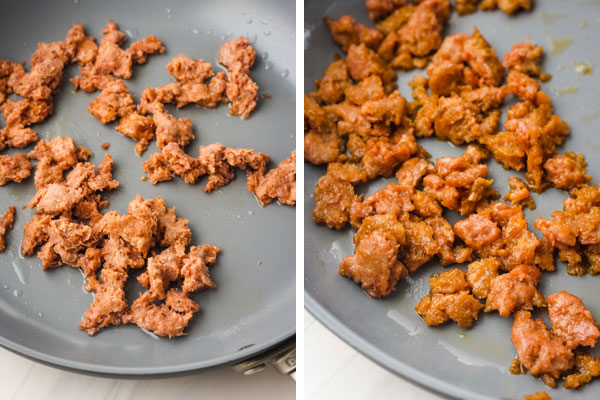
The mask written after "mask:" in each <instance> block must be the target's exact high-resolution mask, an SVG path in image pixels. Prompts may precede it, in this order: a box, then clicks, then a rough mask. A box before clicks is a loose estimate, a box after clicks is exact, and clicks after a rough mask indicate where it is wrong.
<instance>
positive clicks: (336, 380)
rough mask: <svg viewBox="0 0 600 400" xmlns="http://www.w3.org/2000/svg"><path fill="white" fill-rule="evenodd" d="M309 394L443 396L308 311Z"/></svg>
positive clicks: (416, 399) (422, 399) (431, 399)
mask: <svg viewBox="0 0 600 400" xmlns="http://www.w3.org/2000/svg"><path fill="white" fill-rule="evenodd" d="M304 357H305V364H306V365H307V366H308V368H305V372H304V374H305V378H304V379H305V398H307V399H311V400H313V399H315V400H316V399H324V400H325V399H327V400H329V399H345V400H359V399H390V398H391V399H411V400H441V399H442V398H441V397H439V396H436V395H434V394H432V393H429V392H428V391H426V390H424V389H421V388H420V387H418V386H415V385H414V384H412V383H410V382H408V381H406V380H404V379H402V378H399V377H398V376H396V375H394V374H392V373H391V372H389V371H387V370H386V369H384V368H382V367H380V366H379V365H377V364H375V363H374V362H373V361H371V360H369V359H368V358H367V357H365V356H363V355H362V354H361V353H359V352H358V351H356V350H354V349H353V348H352V347H350V346H349V345H348V344H346V342H344V341H343V340H341V339H340V338H338V337H337V336H336V335H335V334H333V333H332V332H331V331H329V330H328V329H327V328H326V327H325V326H324V325H323V324H321V323H320V322H319V321H317V320H316V319H315V318H314V317H313V316H312V315H311V314H310V313H309V312H308V311H304Z"/></svg>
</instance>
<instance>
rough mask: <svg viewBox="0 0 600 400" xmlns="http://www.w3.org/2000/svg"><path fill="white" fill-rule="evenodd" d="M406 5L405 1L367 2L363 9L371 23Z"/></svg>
mask: <svg viewBox="0 0 600 400" xmlns="http://www.w3.org/2000/svg"><path fill="white" fill-rule="evenodd" d="M405 5H406V0H367V1H366V2H365V7H366V8H367V11H368V13H369V18H370V19H371V20H373V21H376V20H378V19H381V18H382V17H385V16H386V15H388V14H390V13H392V12H393V11H394V10H396V9H397V8H399V7H403V6H405Z"/></svg>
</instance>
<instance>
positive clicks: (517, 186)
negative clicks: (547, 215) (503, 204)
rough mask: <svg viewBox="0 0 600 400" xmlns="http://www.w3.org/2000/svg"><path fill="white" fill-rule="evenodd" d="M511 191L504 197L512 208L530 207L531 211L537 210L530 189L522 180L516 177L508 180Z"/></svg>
mask: <svg viewBox="0 0 600 400" xmlns="http://www.w3.org/2000/svg"><path fill="white" fill-rule="evenodd" d="M508 185H509V187H510V191H509V192H507V193H506V195H505V196H504V200H506V201H508V202H509V203H510V205H512V206H519V207H522V208H525V207H529V209H530V210H535V202H534V201H533V199H532V198H531V193H529V188H528V187H527V185H526V184H525V182H523V181H522V180H521V179H519V178H518V177H516V176H511V177H510V178H508Z"/></svg>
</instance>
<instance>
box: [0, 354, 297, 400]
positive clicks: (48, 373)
mask: <svg viewBox="0 0 600 400" xmlns="http://www.w3.org/2000/svg"><path fill="white" fill-rule="evenodd" d="M295 391H296V385H295V384H294V381H292V380H291V379H290V378H288V377H287V376H283V375H280V374H279V373H277V372H276V371H275V370H274V369H272V368H271V367H269V368H267V369H265V370H264V371H262V372H260V373H258V374H255V375H252V376H243V375H240V374H238V373H236V372H234V371H232V370H231V369H230V368H227V367H225V368H219V369H216V370H213V371H209V372H205V373H200V374H195V375H190V376H185V377H180V378H168V379H155V380H141V381H140V380H124V379H106V378H97V377H91V376H86V375H79V374H74V373H71V372H65V371H61V370H59V369H55V368H51V367H47V366H45V365H42V364H39V363H36V362H33V361H30V360H28V359H26V358H23V357H21V356H18V355H16V354H14V353H11V352H9V351H8V350H5V349H3V348H1V347H0V399H1V400H12V399H18V400H21V399H25V400H29V399H32V400H33V399H35V400H39V399H60V400H71V399H77V400H82V399H85V400H99V399H102V400H104V399H106V400H125V399H127V400H129V399H134V400H137V399H139V400H142V399H144V400H153V399H161V400H164V399H177V400H187V399H194V400H197V399H244V400H251V399H261V400H267V399H277V400H287V399H294V398H295Z"/></svg>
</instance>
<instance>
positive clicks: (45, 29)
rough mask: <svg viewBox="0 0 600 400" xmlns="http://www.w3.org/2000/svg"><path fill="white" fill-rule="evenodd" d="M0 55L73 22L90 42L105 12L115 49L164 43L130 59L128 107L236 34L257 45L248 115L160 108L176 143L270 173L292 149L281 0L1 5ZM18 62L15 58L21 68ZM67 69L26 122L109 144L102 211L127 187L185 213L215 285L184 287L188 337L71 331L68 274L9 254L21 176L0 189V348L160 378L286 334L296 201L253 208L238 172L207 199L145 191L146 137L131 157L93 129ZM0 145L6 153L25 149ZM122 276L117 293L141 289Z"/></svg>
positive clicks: (290, 83)
mask: <svg viewBox="0 0 600 400" xmlns="http://www.w3.org/2000/svg"><path fill="white" fill-rule="evenodd" d="M0 15H2V17H1V19H2V24H0V34H1V37H2V40H1V41H0V58H6V59H11V60H14V61H28V60H29V57H30V55H31V54H32V53H33V52H34V51H35V49H36V47H37V42H42V41H43V42H50V41H58V40H64V37H65V35H66V33H67V31H68V30H69V29H70V28H71V26H72V24H74V23H81V24H83V25H84V27H85V29H86V32H87V34H88V35H92V36H94V37H95V38H96V40H97V41H98V40H99V39H100V37H101V33H100V31H101V30H102V28H103V27H104V26H105V25H106V23H107V21H108V20H109V19H112V20H114V21H115V22H116V23H117V24H118V25H119V28H120V29H121V30H122V31H123V32H125V33H126V34H127V39H126V43H125V47H127V46H128V45H129V43H131V42H133V41H135V40H138V39H141V38H143V37H145V36H147V35H155V36H157V37H158V38H159V39H161V40H162V41H163V43H164V45H165V47H166V49H167V51H166V53H164V54H162V55H156V56H150V58H149V61H148V63H147V64H145V65H140V66H134V68H133V78H132V79H131V80H127V81H125V83H126V85H127V86H128V88H129V90H130V91H131V92H132V93H133V94H135V98H136V103H139V99H140V95H141V93H142V91H143V90H144V88H145V87H146V86H151V87H156V86H160V85H164V84H167V83H169V82H171V81H172V80H173V78H172V77H171V76H170V75H169V74H168V73H167V71H166V69H165V66H166V65H167V64H168V62H169V61H170V60H171V59H172V58H173V57H175V56H177V55H178V54H184V55H187V56H189V57H193V58H196V59H200V58H202V59H204V60H206V61H208V62H210V63H212V65H213V69H214V70H215V72H219V71H221V70H223V68H222V66H220V65H219V64H218V63H217V57H218V52H219V48H220V47H221V45H222V44H223V43H224V42H226V41H228V40H231V39H234V38H236V37H238V36H246V37H248V38H249V40H250V41H251V42H252V44H253V45H254V47H255V49H256V51H257V60H256V63H255V66H254V68H253V69H252V76H253V79H254V80H255V81H257V83H258V84H259V86H260V91H259V102H258V107H257V108H256V110H255V111H254V113H253V114H252V116H251V117H250V119H248V120H245V121H244V120H241V119H240V118H238V117H232V116H229V115H228V106H227V105H220V106H219V107H217V108H216V109H211V110H208V109H202V108H198V107H194V106H187V107H185V108H183V109H181V110H175V109H174V108H169V111H170V112H171V113H173V114H174V115H175V116H176V117H177V118H182V117H187V118H189V119H190V120H191V121H192V123H193V127H194V133H195V135H196V139H195V140H194V141H193V142H192V143H191V144H190V145H189V146H188V147H187V148H186V150H187V153H188V154H190V155H191V156H194V157H195V156H197V154H198V146H200V145H208V144H211V143H215V142H220V143H223V144H224V145H225V146H231V147H246V148H252V149H255V150H256V151H261V152H264V153H267V154H269V155H270V156H271V158H272V162H271V164H270V165H269V167H271V168H272V167H275V166H276V165H277V164H278V163H279V162H280V161H282V160H284V159H285V158H287V157H288V156H289V154H290V152H291V150H292V149H293V148H294V147H295V130H294V123H293V121H294V120H295V79H296V76H295V4H294V2H292V1H285V2H282V1H276V0H272V1H262V0H261V1H247V0H231V1H219V2H217V1H201V2H198V1H192V0H183V1H165V0H150V1H127V2H122V1H116V0H114V1H112V0H111V1H101V2H99V1H91V0H75V1H73V0H58V1H52V2H47V1H24V2H21V1H8V2H2V4H1V5H0ZM26 68H28V65H26ZM78 74H79V67H78V66H77V65H71V66H69V67H68V68H67V69H66V70H65V76H64V78H63V81H62V83H61V86H60V93H59V94H58V95H56V96H55V97H54V114H53V115H52V116H51V117H49V118H48V119H47V120H46V121H45V122H43V123H41V124H37V125H34V126H32V128H33V129H34V130H36V132H37V133H38V136H40V138H43V139H51V138H53V137H56V136H70V137H72V138H73V140H74V141H75V143H76V145H82V146H85V147H87V148H88V149H90V150H91V151H92V152H93V153H94V157H93V158H92V159H91V160H90V161H91V162H92V163H94V164H96V165H97V164H98V163H100V161H102V159H103V157H104V153H105V151H103V150H102V149H101V147H100V146H101V144H102V143H103V142H109V143H110V149H109V150H107V151H106V152H107V153H109V154H111V155H112V157H113V159H114V161H115V165H114V168H113V176H114V178H115V179H117V180H118V181H119V182H120V183H121V187H120V188H119V189H118V190H115V191H113V192H109V193H108V194H105V195H104V196H105V198H106V199H107V200H108V201H109V203H110V206H109V209H110V210H116V211H118V212H120V213H125V211H126V209H127V204H128V202H129V201H131V200H133V199H135V196H136V194H140V195H141V196H142V197H143V198H145V199H146V198H154V197H156V196H161V197H162V198H163V199H164V200H165V201H166V203H167V206H168V207H175V209H176V212H177V215H178V216H179V217H181V218H186V219H189V226H190V228H191V230H192V233H193V234H192V241H191V245H199V244H205V243H209V244H212V245H216V246H219V247H220V248H221V251H222V252H221V254H220V255H219V257H218V260H217V263H216V264H214V265H213V266H212V267H211V276H212V279H213V280H214V281H215V282H216V283H217V285H218V288H217V289H216V290H210V291H204V292H200V293H197V294H195V295H193V297H192V298H193V299H194V300H195V301H196V302H198V303H199V305H200V311H199V312H198V313H197V314H196V315H195V316H194V318H193V319H192V321H191V323H190V325H189V327H188V328H187V333H188V335H187V336H185V337H181V338H176V339H171V340H169V339H166V338H159V337H157V336H155V335H153V334H151V333H149V332H146V331H143V330H141V329H139V328H138V327H136V326H133V325H126V326H119V327H109V328H106V329H104V330H102V331H100V332H99V333H98V334H96V336H95V337H89V336H88V335H86V334H85V333H84V332H82V331H79V330H78V328H77V325H78V323H79V320H80V319H81V317H82V315H83V314H84V312H85V310H86V309H87V308H88V307H89V305H90V304H91V302H92V299H93V297H92V294H91V293H88V292H86V291H85V290H84V289H83V283H84V280H83V276H82V274H81V273H80V271H78V270H76V269H73V268H69V267H66V266H64V267H61V268H58V269H55V270H51V271H46V272H44V271H42V269H41V264H40V260H39V259H37V257H25V258H24V257H22V256H21V254H20V251H19V249H20V242H21V239H22V237H23V226H24V224H25V223H27V222H28V221H29V220H30V219H31V216H32V215H33V212H32V211H31V210H21V206H23V205H25V204H26V203H27V202H28V201H29V199H30V198H31V197H32V196H33V194H34V193H35V189H34V185H33V178H30V179H29V180H28V181H26V182H23V183H20V184H14V183H11V184H8V185H7V186H5V187H3V188H2V189H1V190H0V205H1V211H2V212H4V211H5V210H6V209H7V208H8V206H9V205H11V204H12V205H14V206H15V207H16V208H17V216H16V221H15V226H14V229H13V231H12V232H10V233H9V234H8V235H7V250H6V252H5V253H4V254H2V255H0V345H2V346H5V347H7V348H9V349H12V350H14V351H17V352H20V353H22V354H24V355H26V356H28V357H32V358H35V359H38V360H40V361H42V362H46V363H50V364H54V365H57V366H62V367H66V368H71V369H76V370H81V371H85V372H91V373H104V374H120V375H125V376H126V375H132V376H133V375H135V376H139V375H164V374H170V373H177V372H189V371H193V370H198V369H202V368H208V367H212V366H216V365H220V364H225V363H231V362H234V361H236V360H240V359H243V358H247V357H249V356H251V355H253V354H256V353H258V352H260V351H263V350H266V349H268V348H270V347H272V346H274V345H276V344H277V343H279V342H281V341H283V340H284V339H286V338H289V337H291V336H292V335H293V334H294V332H295V315H294V314H295V313H294V310H295V261H294V260H295V239H294V238H295V208H294V207H289V206H283V205H280V204H277V203H274V204H271V205H269V206H266V207H264V208H262V207H260V206H259V205H258V203H257V201H256V199H255V197H254V196H253V195H252V194H251V193H250V192H248V191H247V189H246V177H245V174H244V173H243V172H242V171H237V174H236V175H237V177H236V179H235V180H234V181H232V182H231V183H230V184H229V185H227V186H224V187H223V188H221V190H217V191H215V192H213V193H212V194H207V193H204V192H203V191H202V188H203V187H204V185H205V184H206V179H202V180H200V181H199V182H198V183H197V184H194V185H187V184H185V183H184V182H183V181H182V180H181V179H174V180H172V181H169V182H163V183H159V184H158V185H156V186H152V185H151V184H150V183H149V182H143V181H141V180H140V178H141V177H142V176H144V175H145V174H144V172H143V170H142V167H141V163H142V161H144V160H147V159H148V158H149V157H150V154H152V153H154V152H156V151H157V149H156V145H155V143H152V144H151V146H150V147H149V148H148V150H147V151H146V152H145V153H144V154H143V156H141V157H138V156H137V155H136V153H135V148H134V147H135V142H134V141H132V140H130V139H129V138H126V137H124V136H121V135H120V134H119V133H117V132H116V131H115V130H114V128H115V124H114V123H111V124H108V125H105V126H103V125H101V124H100V123H99V122H98V121H97V120H96V118H95V117H93V116H92V115H91V114H89V113H88V112H87V108H88V104H89V103H90V101H91V100H93V99H94V98H95V97H96V96H97V95H98V92H97V93H91V94H88V93H85V92H81V91H80V92H77V93H74V92H73V91H72V84H71V83H70V82H69V78H71V77H73V76H76V75H78ZM31 148H33V146H31V147H29V148H28V149H25V150H18V151H14V150H9V151H7V152H6V153H5V154H14V153H17V152H24V151H25V152H28V151H30V150H31ZM135 276H136V274H134V273H131V274H130V282H131V284H129V283H128V287H127V294H128V298H129V301H130V302H131V301H133V299H134V298H136V297H137V295H138V292H139V291H141V290H142V287H141V286H139V285H138V284H137V282H135Z"/></svg>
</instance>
